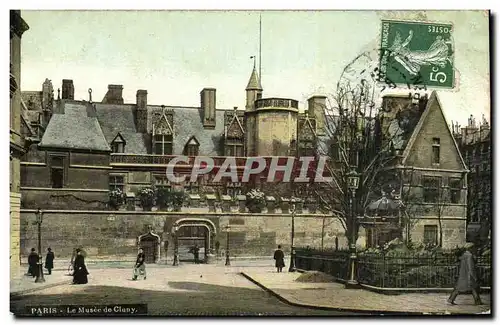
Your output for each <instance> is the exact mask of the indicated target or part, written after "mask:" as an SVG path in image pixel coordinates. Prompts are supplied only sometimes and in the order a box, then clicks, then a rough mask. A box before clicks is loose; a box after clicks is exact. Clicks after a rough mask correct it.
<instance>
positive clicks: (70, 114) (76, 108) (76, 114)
mask: <svg viewBox="0 0 500 325" xmlns="http://www.w3.org/2000/svg"><path fill="white" fill-rule="evenodd" d="M64 105H65V107H64V114H54V115H52V118H51V119H50V121H49V124H48V125H47V129H46V130H45V133H44V135H43V137H42V141H41V142H40V146H41V147H48V148H62V149H84V150H95V151H111V148H110V147H109V145H108V143H107V141H106V138H105V137H104V134H103V132H102V129H101V126H100V125H99V122H98V121H97V118H96V117H92V116H89V114H88V109H87V105H89V104H85V103H81V102H76V101H74V102H71V103H65V104H64Z"/></svg>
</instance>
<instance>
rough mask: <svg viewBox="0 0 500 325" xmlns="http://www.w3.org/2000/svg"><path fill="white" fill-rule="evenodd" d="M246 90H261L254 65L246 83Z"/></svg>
mask: <svg viewBox="0 0 500 325" xmlns="http://www.w3.org/2000/svg"><path fill="white" fill-rule="evenodd" d="M246 90H262V85H261V84H260V78H259V76H258V75H257V70H255V66H254V67H253V70H252V74H251V75H250V79H249V80H248V85H247V88H246Z"/></svg>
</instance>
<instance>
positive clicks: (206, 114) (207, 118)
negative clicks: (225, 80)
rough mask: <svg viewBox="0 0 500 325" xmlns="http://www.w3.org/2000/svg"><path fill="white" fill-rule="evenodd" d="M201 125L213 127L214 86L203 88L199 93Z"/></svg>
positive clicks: (208, 127)
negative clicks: (201, 115)
mask: <svg viewBox="0 0 500 325" xmlns="http://www.w3.org/2000/svg"><path fill="white" fill-rule="evenodd" d="M200 97H201V109H202V114H203V127H204V128H205V129H214V128H215V88H203V90H202V91H201V93H200Z"/></svg>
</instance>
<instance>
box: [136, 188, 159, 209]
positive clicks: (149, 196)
mask: <svg viewBox="0 0 500 325" xmlns="http://www.w3.org/2000/svg"><path fill="white" fill-rule="evenodd" d="M137 196H138V197H139V201H140V202H141V207H142V209H143V210H144V211H151V208H152V207H153V206H154V205H155V197H156V193H155V189H154V188H153V187H143V188H141V189H140V190H139V191H138V192H137Z"/></svg>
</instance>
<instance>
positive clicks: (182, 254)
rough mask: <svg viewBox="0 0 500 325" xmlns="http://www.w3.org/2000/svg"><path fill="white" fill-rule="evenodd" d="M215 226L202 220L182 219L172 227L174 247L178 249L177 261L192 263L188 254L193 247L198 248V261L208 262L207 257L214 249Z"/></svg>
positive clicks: (191, 256)
mask: <svg viewBox="0 0 500 325" xmlns="http://www.w3.org/2000/svg"><path fill="white" fill-rule="evenodd" d="M215 234H216V228H215V224H214V223H213V222H212V221H210V220H208V219H203V218H182V219H179V220H177V221H176V222H175V223H174V225H173V227H172V235H173V238H174V247H177V249H178V257H179V261H194V255H193V254H192V253H191V252H190V250H191V248H192V247H194V245H198V247H199V248H200V251H199V253H200V260H202V261H203V260H204V261H205V262H207V261H208V255H209V254H211V253H212V252H213V249H214V240H213V239H214V237H215Z"/></svg>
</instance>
